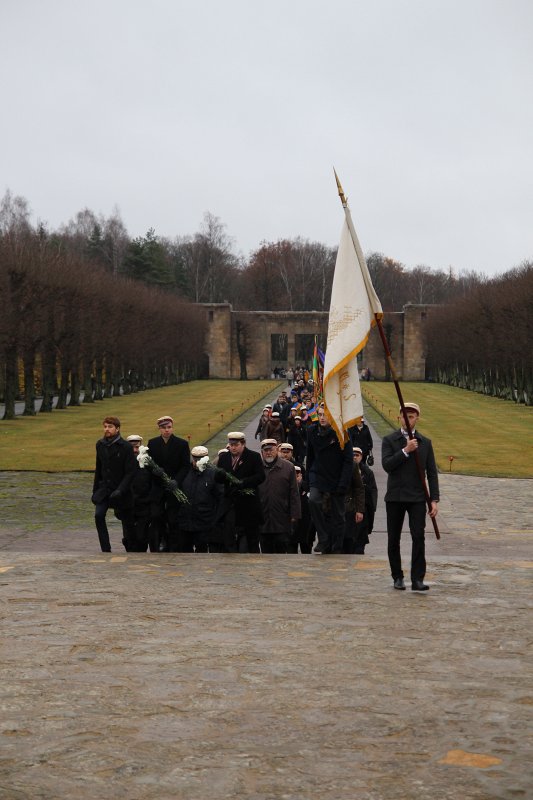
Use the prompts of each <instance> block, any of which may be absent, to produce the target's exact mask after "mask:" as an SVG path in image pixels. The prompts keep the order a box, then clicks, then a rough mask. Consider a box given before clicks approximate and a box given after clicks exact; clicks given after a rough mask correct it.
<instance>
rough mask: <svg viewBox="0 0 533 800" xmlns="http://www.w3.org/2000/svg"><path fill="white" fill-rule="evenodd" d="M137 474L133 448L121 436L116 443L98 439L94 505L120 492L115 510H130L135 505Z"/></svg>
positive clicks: (115, 503) (114, 504)
mask: <svg viewBox="0 0 533 800" xmlns="http://www.w3.org/2000/svg"><path fill="white" fill-rule="evenodd" d="M136 472H137V460H136V458H135V453H134V452H133V447H132V446H131V444H130V443H129V442H127V441H126V440H125V439H123V438H122V436H119V437H118V439H115V441H114V442H111V443H109V442H108V441H106V439H105V438H104V439H98V441H97V442H96V467H95V470H94V482H93V498H92V499H93V503H102V502H103V501H104V500H106V499H108V498H109V496H110V495H111V493H112V492H114V491H116V490H118V491H119V492H120V498H119V499H118V500H117V501H116V502H114V503H113V507H114V508H129V507H130V506H132V505H133V493H132V491H131V484H132V481H133V479H134V477H135V474H136Z"/></svg>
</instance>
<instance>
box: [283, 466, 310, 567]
mask: <svg viewBox="0 0 533 800" xmlns="http://www.w3.org/2000/svg"><path fill="white" fill-rule="evenodd" d="M294 471H295V473H296V483H297V484H298V494H299V495H300V506H301V511H302V516H301V517H300V519H299V520H297V521H296V522H295V524H294V525H293V527H292V532H291V535H290V538H289V549H288V552H289V553H297V552H298V547H299V548H300V553H310V552H311V550H312V548H313V542H314V541H315V536H316V531H315V526H314V524H313V520H312V519H311V512H310V511H309V498H308V497H307V495H308V493H309V486H308V485H307V479H306V478H305V475H304V473H303V468H302V467H299V466H298V465H297V464H296V465H295V467H294Z"/></svg>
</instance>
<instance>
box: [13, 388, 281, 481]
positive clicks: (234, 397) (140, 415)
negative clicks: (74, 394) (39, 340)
mask: <svg viewBox="0 0 533 800" xmlns="http://www.w3.org/2000/svg"><path fill="white" fill-rule="evenodd" d="M284 385H285V382H284V384H283V386H284ZM281 386H282V385H281V384H280V383H279V381H225V380H216V381H193V382H192V383H183V384H180V385H179V386H168V387H165V388H163V389H153V390H150V391H146V392H139V393H138V394H132V395H127V396H126V397H118V398H116V399H113V398H111V399H106V400H101V401H99V402H97V403H91V404H87V405H82V406H80V407H79V408H67V409H64V410H61V411H52V413H51V414H37V416H35V417H17V418H16V419H15V420H12V421H1V422H0V470H44V471H49V472H71V471H73V470H93V469H94V462H95V449H94V446H95V442H96V440H97V439H98V438H99V437H100V436H101V435H102V419H103V418H104V417H105V416H107V415H108V414H110V415H113V416H117V417H119V419H120V420H121V423H122V427H121V433H122V435H123V436H124V437H126V436H128V435H129V434H130V433H139V434H141V436H144V438H145V443H146V441H147V440H148V439H150V438H151V437H153V436H157V435H158V429H157V425H156V420H157V419H158V417H161V416H163V415H164V414H170V416H171V417H173V418H174V431H175V433H176V434H178V435H179V436H182V437H183V438H185V439H189V440H190V444H191V447H193V446H194V445H195V444H201V443H203V442H205V441H206V440H207V439H209V438H210V437H211V436H213V435H214V434H215V433H217V431H220V430H231V422H232V420H235V419H236V418H237V417H239V416H240V415H241V414H242V412H243V411H245V410H246V409H247V408H250V407H251V406H253V405H254V404H255V403H257V402H258V401H259V400H260V399H261V398H263V397H266V396H269V397H270V396H271V395H272V394H273V393H274V392H275V391H276V389H277V388H278V387H281Z"/></svg>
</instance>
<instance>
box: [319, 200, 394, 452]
mask: <svg viewBox="0 0 533 800" xmlns="http://www.w3.org/2000/svg"><path fill="white" fill-rule="evenodd" d="M344 210H345V213H346V219H345V220H344V225H343V226H342V232H341V240H340V244H339V251H338V253H337V261H336V263H335V274H334V276H333V288H332V292H331V306H330V309H329V325H328V344H327V349H326V360H325V364H324V402H325V405H326V411H327V412H328V415H329V418H330V420H331V424H332V425H333V428H334V429H335V432H336V434H337V437H338V439H339V442H341V443H342V442H346V441H348V434H347V433H346V430H347V428H350V427H351V426H352V425H355V423H356V422H357V420H358V419H360V418H361V417H362V416H363V401H362V399H361V388H360V385H359V374H358V371H357V354H358V353H359V352H360V351H361V350H362V349H363V347H364V346H365V345H366V343H367V341H368V336H369V334H370V329H371V327H372V326H373V325H375V324H376V320H375V316H374V315H375V314H378V315H379V316H380V317H381V316H382V315H383V311H382V308H381V303H380V302H379V299H378V296H377V294H376V292H375V290H374V287H373V286H372V280H371V278H370V273H369V272H368V267H367V265H366V261H365V257H364V255H363V252H362V250H361V247H360V245H359V241H358V239H357V235H356V233H355V229H354V227H353V222H352V218H351V215H350V209H349V208H348V206H347V205H346V206H345V207H344Z"/></svg>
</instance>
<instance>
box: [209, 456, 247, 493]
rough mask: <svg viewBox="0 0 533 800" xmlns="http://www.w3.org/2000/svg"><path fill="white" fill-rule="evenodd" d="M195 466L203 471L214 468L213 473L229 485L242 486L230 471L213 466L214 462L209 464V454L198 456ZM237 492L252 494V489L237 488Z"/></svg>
mask: <svg viewBox="0 0 533 800" xmlns="http://www.w3.org/2000/svg"><path fill="white" fill-rule="evenodd" d="M196 466H197V468H198V469H199V470H200V472H203V471H204V470H206V469H212V470H214V472H215V475H220V476H221V477H222V478H224V481H225V482H226V483H229V485H230V486H235V487H239V486H242V481H241V480H239V478H236V477H235V475H232V474H231V472H226V470H225V469H222V468H221V467H215V465H214V464H211V462H210V461H209V456H203V458H199V459H198V461H197V462H196ZM237 492H238V494H247V495H253V494H254V490H253V489H237Z"/></svg>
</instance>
